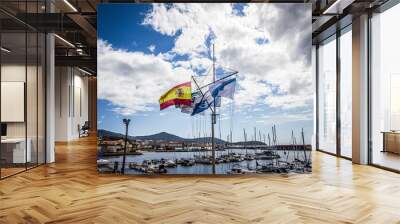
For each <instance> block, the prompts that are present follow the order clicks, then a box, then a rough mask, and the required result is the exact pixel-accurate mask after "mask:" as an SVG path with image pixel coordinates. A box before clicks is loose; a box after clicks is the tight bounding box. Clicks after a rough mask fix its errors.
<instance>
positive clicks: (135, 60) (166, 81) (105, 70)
mask: <svg viewBox="0 0 400 224" xmlns="http://www.w3.org/2000/svg"><path fill="white" fill-rule="evenodd" d="M97 67H98V70H99V75H98V83H99V84H98V98H99V99H104V100H108V101H110V102H111V103H112V105H113V107H114V111H115V112H117V113H119V114H122V115H130V114H134V113H136V112H140V111H150V110H151V109H152V106H157V105H158V99H159V97H160V96H161V95H162V94H163V93H164V92H165V91H167V90H168V89H169V88H171V87H172V86H174V85H176V84H177V83H181V82H185V81H188V80H190V75H191V72H190V71H189V70H186V69H184V68H182V67H176V68H174V67H173V66H172V65H171V63H169V62H167V61H165V60H164V59H163V58H162V56H161V55H152V54H144V53H142V52H130V51H126V50H121V49H114V48H113V47H112V45H110V44H109V43H107V42H106V41H103V40H99V41H98V65H97Z"/></svg>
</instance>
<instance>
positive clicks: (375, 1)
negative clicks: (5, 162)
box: [0, 0, 386, 74]
mask: <svg viewBox="0 0 400 224" xmlns="http://www.w3.org/2000/svg"><path fill="white" fill-rule="evenodd" d="M204 1H208V0H199V2H204ZM209 1H210V2H216V1H212V0H209ZM385 1H386V0H271V1H268V2H278V3H284V2H290V3H310V4H312V10H313V12H312V13H313V17H312V26H313V29H312V32H313V42H314V43H315V42H318V41H319V40H320V39H322V38H324V37H326V36H329V35H331V33H334V32H335V30H336V28H335V27H334V26H335V25H336V26H337V24H338V23H337V22H338V21H339V20H341V21H344V22H341V25H343V26H345V25H346V22H345V21H346V19H344V18H346V17H347V20H348V21H349V23H351V16H354V15H357V13H360V12H364V11H365V10H369V9H373V8H374V7H377V6H379V5H381V4H383V3H384V2H385ZM46 2H47V3H46ZM117 2H118V3H120V2H130V3H137V2H150V1H133V0H131V1H119V0H47V1H46V0H34V1H29V0H28V1H25V0H24V1H21V0H20V1H18V0H1V2H0V21H1V28H2V31H3V32H4V33H9V34H7V35H5V37H4V38H9V40H7V42H8V41H11V40H13V41H15V43H14V47H15V48H16V49H18V46H23V44H24V43H21V41H24V39H23V38H22V39H21V37H22V35H21V34H18V32H21V31H24V32H25V29H28V30H30V31H35V32H36V31H39V32H54V33H56V34H57V37H56V38H55V45H56V49H55V53H56V65H60V66H79V67H81V68H83V69H86V70H87V71H90V72H91V73H93V74H96V70H97V69H96V64H97V61H96V57H97V55H96V45H97V43H96V42H97V37H96V34H97V12H96V6H97V4H99V3H117ZM157 2H170V1H157ZM182 2H183V0H182ZM218 2H230V1H225V0H221V1H218ZM244 2H248V1H244ZM251 2H265V1H257V0H256V1H251ZM26 12H27V13H26ZM50 12H51V13H50ZM349 17H350V18H349ZM332 27H333V28H332ZM3 43H4V42H3ZM32 46H33V45H32ZM21 49H22V48H21ZM30 51H31V50H30V49H29V48H28V52H30ZM17 52H18V51H15V54H17Z"/></svg>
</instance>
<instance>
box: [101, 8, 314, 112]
mask: <svg viewBox="0 0 400 224" xmlns="http://www.w3.org/2000/svg"><path fill="white" fill-rule="evenodd" d="M142 25H145V26H149V27H151V28H153V29H154V30H155V31H157V32H159V33H160V34H162V35H168V36H173V37H174V40H175V41H174V43H173V47H172V49H171V50H170V51H167V52H162V53H160V54H159V55H153V54H149V55H148V54H145V53H142V52H128V51H124V50H119V49H113V48H112V46H111V45H109V44H107V43H106V42H104V41H101V40H100V41H99V52H98V57H99V58H98V59H99V60H98V61H99V65H98V71H99V83H100V85H99V98H103V99H107V100H109V101H111V102H112V103H113V105H114V106H115V110H116V112H118V113H121V114H132V113H135V112H138V111H148V110H151V108H152V106H154V105H156V104H157V103H158V97H159V96H160V95H161V94H162V93H163V92H164V91H166V90H167V89H168V88H170V87H172V86H173V85H175V84H177V83H179V82H182V81H187V80H189V76H190V75H191V74H193V71H198V70H208V69H209V68H210V67H211V64H212V61H211V60H210V48H209V42H210V39H212V38H213V41H214V42H215V50H216V57H217V65H218V66H221V65H222V66H224V67H228V68H232V69H235V70H237V71H239V81H238V89H237V92H236V95H235V104H236V106H235V107H236V109H237V110H243V109H246V110H247V109H249V108H250V109H251V108H252V107H255V106H256V105H261V104H264V105H265V106H268V107H272V108H275V109H279V108H283V109H291V111H292V113H294V112H293V111H294V110H293V109H296V108H300V109H301V108H311V107H312V92H313V90H312V84H311V80H312V77H311V65H310V60H311V10H310V6H309V5H308V4H304V5H299V4H248V5H247V6H245V7H244V8H243V11H242V12H240V13H239V12H238V11H237V9H234V5H233V4H153V7H152V9H151V10H150V11H149V12H148V13H147V14H146V16H145V18H144V20H143V22H142ZM257 40H263V43H262V44H260V42H259V41H257ZM149 50H150V51H151V52H153V51H154V49H153V50H152V45H150V46H149ZM176 56H185V57H183V58H184V59H182V57H180V58H179V61H178V60H175V58H176ZM203 82H204V80H203ZM101 84H103V85H104V86H101ZM153 108H154V107H153ZM293 116H294V115H293ZM299 116H300V115H299ZM291 118H293V119H297V118H298V117H291Z"/></svg>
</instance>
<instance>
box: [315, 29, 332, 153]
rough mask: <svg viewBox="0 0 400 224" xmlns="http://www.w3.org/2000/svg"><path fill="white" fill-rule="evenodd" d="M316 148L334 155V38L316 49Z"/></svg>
mask: <svg viewBox="0 0 400 224" xmlns="http://www.w3.org/2000/svg"><path fill="white" fill-rule="evenodd" d="M317 63H318V94H319V96H318V131H319V133H318V146H319V149H320V150H323V151H326V152H330V153H336V36H332V37H331V38H329V39H328V40H327V41H325V42H323V43H321V44H320V45H319V47H318V61H317Z"/></svg>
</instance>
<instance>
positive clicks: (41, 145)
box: [0, 1, 46, 178]
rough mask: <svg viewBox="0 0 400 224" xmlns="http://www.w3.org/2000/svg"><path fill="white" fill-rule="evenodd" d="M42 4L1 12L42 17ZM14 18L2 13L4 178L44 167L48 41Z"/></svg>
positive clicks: (0, 148) (0, 154) (0, 152)
mask: <svg viewBox="0 0 400 224" xmlns="http://www.w3.org/2000/svg"><path fill="white" fill-rule="evenodd" d="M26 4H27V5H26ZM43 4H44V1H34V2H33V1H32V2H26V1H24V2H22V1H19V2H18V3H16V2H1V3H0V7H3V6H4V7H7V8H8V9H11V10H15V12H16V13H19V14H20V15H22V16H23V15H24V14H23V13H25V12H28V13H38V12H42V11H43V7H42V6H43ZM10 15H11V14H10ZM10 15H8V14H4V13H3V12H0V47H1V57H0V68H1V69H0V71H1V73H0V82H1V85H0V90H1V91H0V92H1V97H0V102H1V105H0V111H1V115H0V121H1V144H0V178H5V177H7V176H10V175H13V174H16V173H19V172H22V171H25V170H27V169H29V168H32V167H36V166H37V165H38V164H43V163H45V92H46V90H45V69H44V68H45V67H44V65H45V58H46V52H45V44H46V39H45V35H44V34H43V33H40V31H38V30H36V29H35V28H33V27H31V26H29V25H28V24H25V23H24V22H21V21H20V20H17V19H15V18H13V17H12V16H10Z"/></svg>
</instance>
